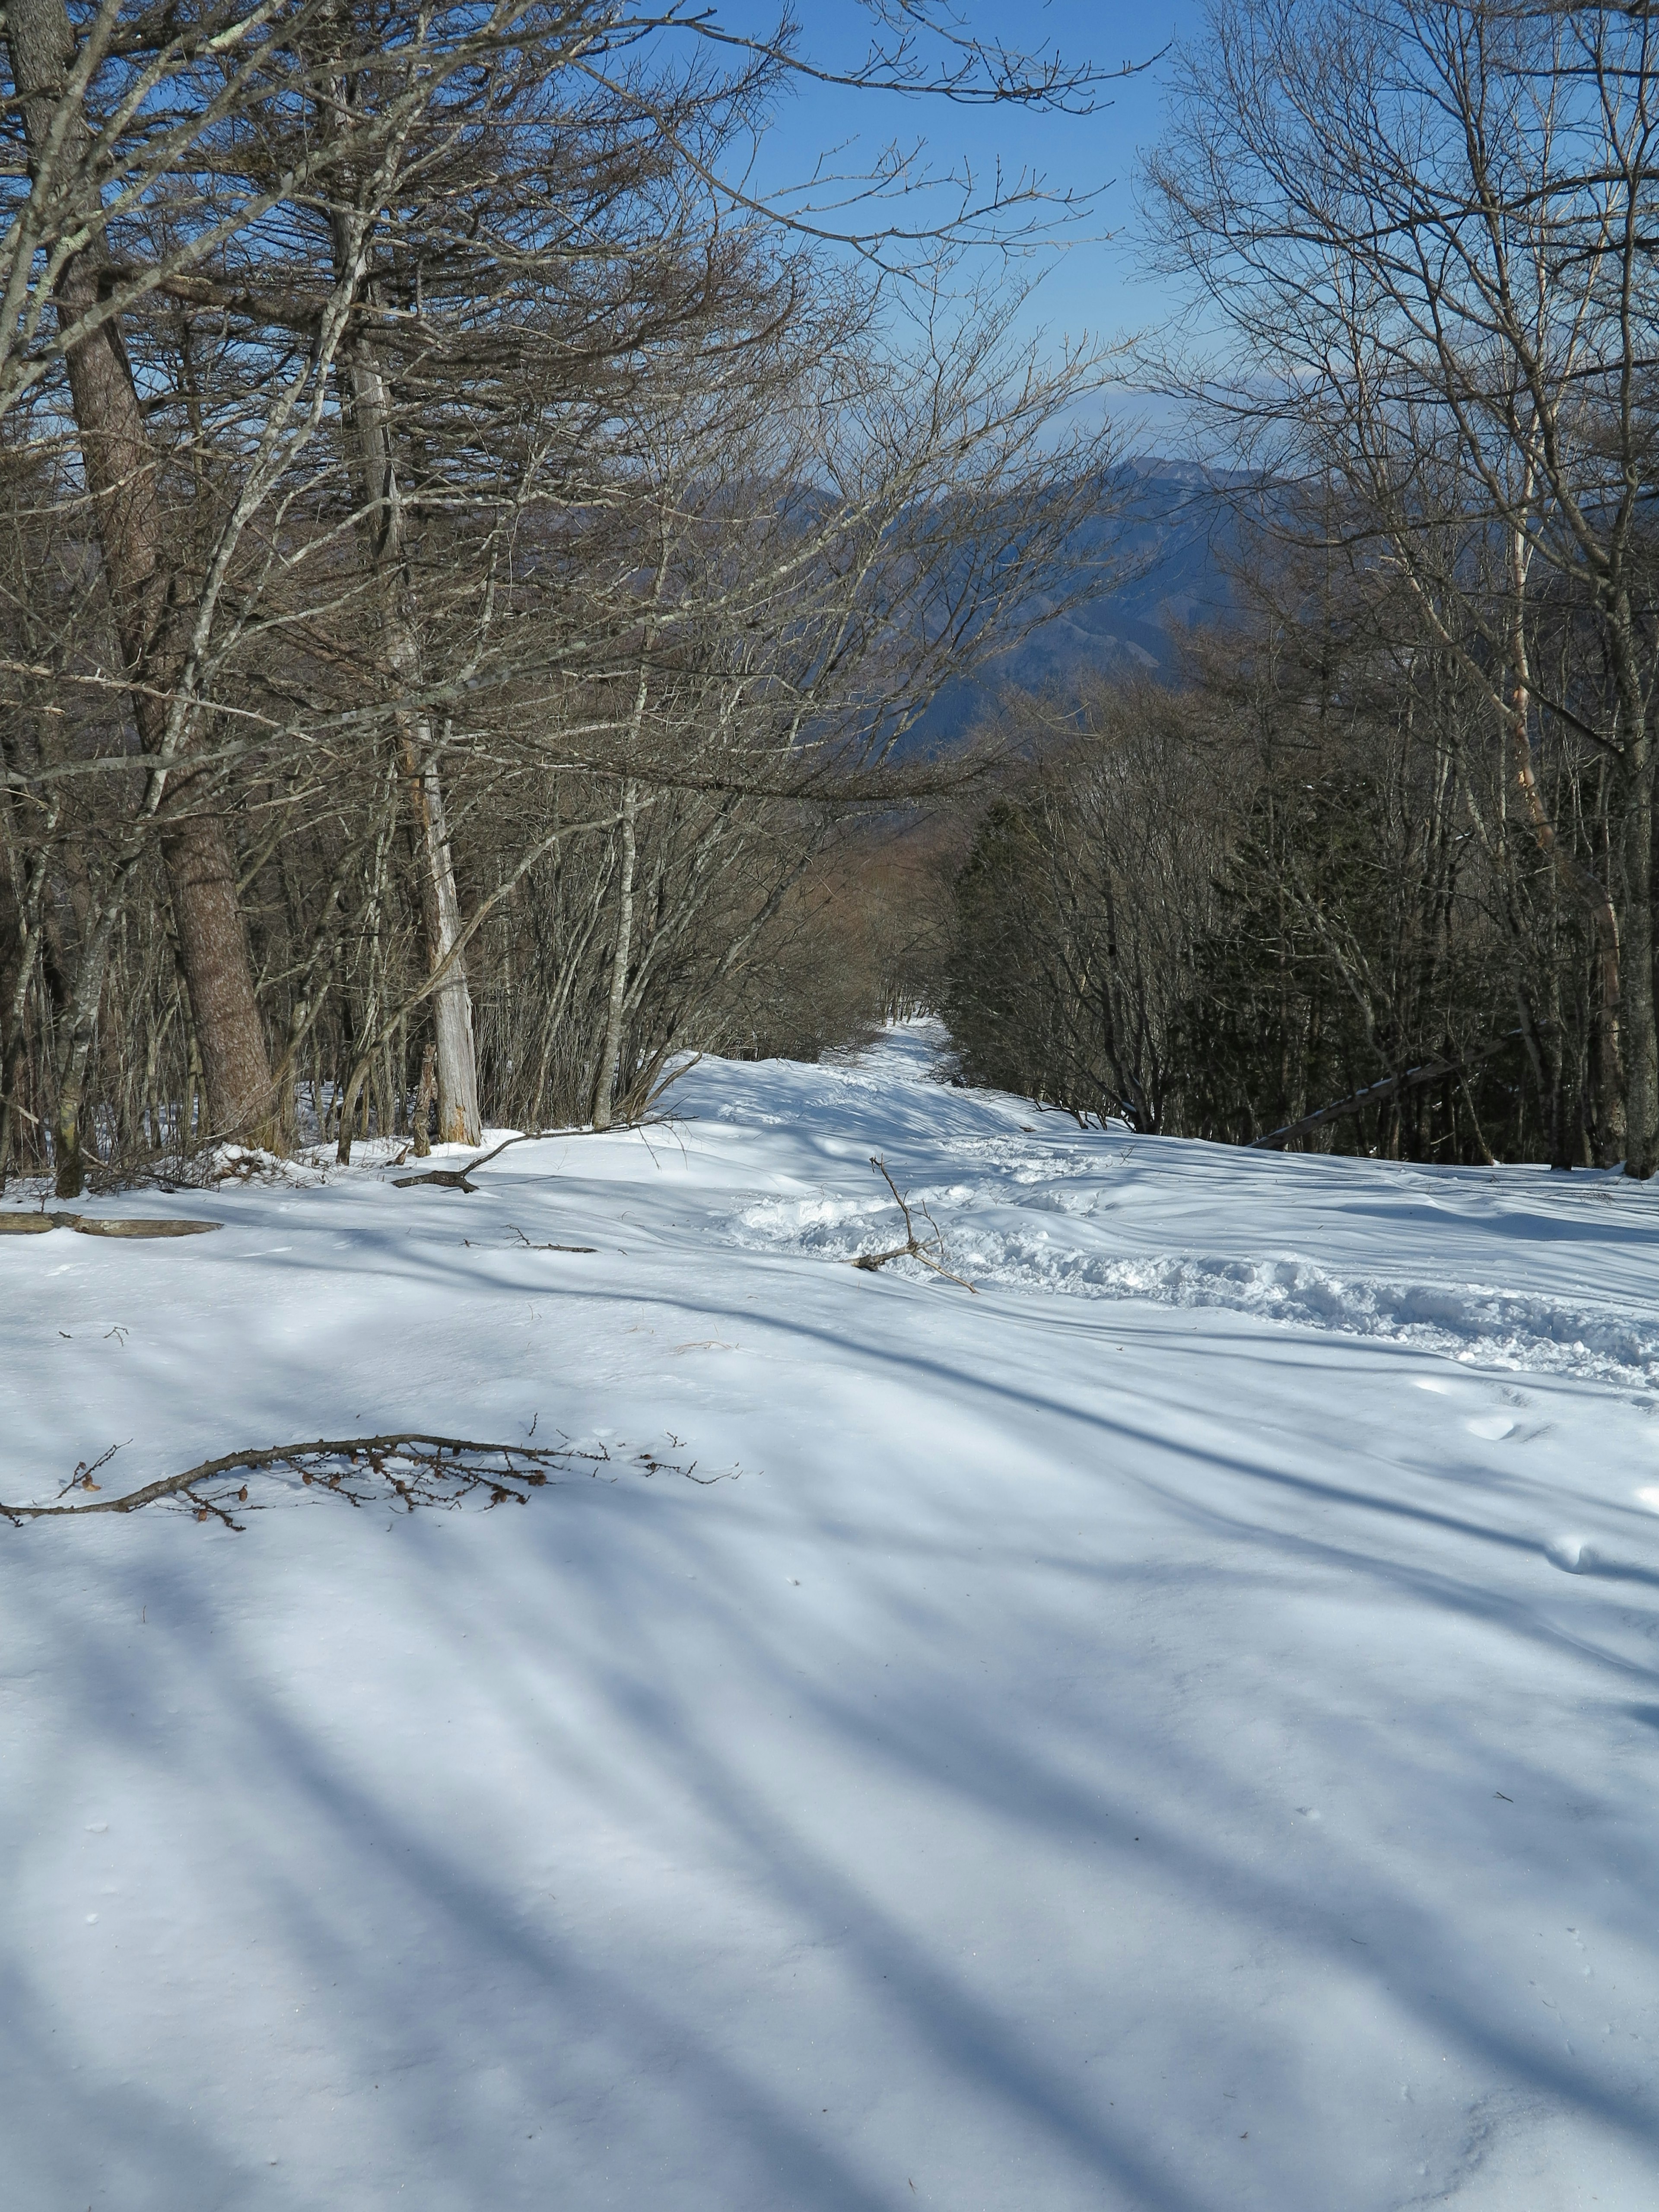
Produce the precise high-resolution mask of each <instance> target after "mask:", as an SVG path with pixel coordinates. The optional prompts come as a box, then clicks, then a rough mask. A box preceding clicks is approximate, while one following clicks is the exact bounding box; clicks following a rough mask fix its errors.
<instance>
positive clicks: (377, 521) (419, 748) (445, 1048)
mask: <svg viewBox="0 0 1659 2212" xmlns="http://www.w3.org/2000/svg"><path fill="white" fill-rule="evenodd" d="M336 268H337V273H340V274H341V275H342V276H343V273H344V270H345V256H344V252H343V240H339V239H337V241H336ZM348 367H349V383H350V393H351V415H352V428H353V429H354V431H355V434H356V446H357V459H358V465H359V467H360V469H361V471H362V510H363V520H362V538H363V543H364V546H365V549H366V550H367V553H368V561H369V566H370V569H371V573H372V576H373V581H374V601H375V612H376V617H377V619H378V621H379V623H380V639H381V649H382V652H383V653H384V655H385V659H386V670H387V673H388V675H389V677H390V679H391V682H392V686H393V688H394V691H395V692H396V693H398V694H400V695H403V696H409V695H410V694H413V695H415V696H418V694H419V690H420V683H421V653H420V641H419V638H418V635H417V633H416V626H415V621H414V617H413V611H412V609H411V608H410V605H409V570H408V549H407V545H406V542H405V538H404V520H403V501H402V495H401V492H400V489H399V486H398V466H397V459H396V456H395V454H394V453H393V451H392V422H391V410H390V406H389V404H388V400H387V395H386V380H385V378H384V376H383V375H382V374H381V372H380V364H379V362H377V361H376V360H375V358H374V353H373V351H372V349H370V348H369V347H368V345H367V344H366V343H364V342H363V341H362V339H361V338H360V339H358V340H356V342H355V343H354V344H353V345H352V347H351V349H350V352H349V357H348ZM395 729H396V743H397V747H398V770H399V774H400V776H401V779H402V782H403V787H404V799H405V801H406V804H407V805H408V809H409V820H410V832H411V836H412V840H413V843H414V847H415V866H416V878H417V880H418V885H419V890H420V901H421V921H422V933H423V935H424V937H425V939H426V957H427V973H428V975H431V974H434V973H435V972H436V971H437V970H438V969H441V968H442V969H445V970H446V973H445V977H444V981H442V982H441V984H440V985H439V986H438V988H437V989H436V990H435V992H434V993H433V995H432V1027H433V1035H434V1038H435V1042H436V1045H437V1061H438V1141H439V1143H440V1144H450V1145H476V1144H477V1143H478V1142H479V1140H480V1139H481V1138H482V1137H483V1120H482V1116H481V1115H480V1113H479V1108H478V1061H477V1048H476V1046H475V1043H474V1040H473V1034H472V998H471V992H470V991H469V990H468V988H467V981H466V963H465V958H464V957H461V956H460V955H459V954H458V953H457V951H456V950H455V948H456V945H457V943H458V941H459V938H460V934H461V902H460V897H459V893H458V891H457V890H456V887H455V864H454V860H453V855H452V854H451V851H450V846H449V829H448V825H447V822H446V820H445V816H444V797H443V784H442V781H441V777H440V775H439V773H438V761H437V751H438V749H437V746H436V744H435V742H434V738H433V733H432V726H431V723H430V720H428V716H427V715H426V714H424V713H422V711H420V710H419V709H418V708H414V709H411V708H404V707H398V708H397V710H396V719H395Z"/></svg>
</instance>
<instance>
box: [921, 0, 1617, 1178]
mask: <svg viewBox="0 0 1659 2212" xmlns="http://www.w3.org/2000/svg"><path fill="white" fill-rule="evenodd" d="M1656 62H1659V24H1656V21H1655V20H1654V19H1653V17H1652V16H1651V15H1650V13H1649V11H1648V10H1646V9H1613V8H1607V9H1594V8H1561V7H1554V6H1545V5H1539V6H1520V5H1515V4H1501V3H1500V0H1476V3H1475V4H1461V5H1454V4H1442V3H1441V0H1434V4H1428V0H1336V4H1330V0H1213V4H1212V6H1211V7H1210V8H1209V9H1208V11H1207V14H1206V18H1205V21H1204V23H1203V25H1202V27H1201V29H1200V32H1199V33H1198V34H1197V35H1196V36H1195V37H1194V39H1193V40H1191V41H1190V42H1189V43H1188V46H1186V48H1185V49H1184V50H1183V51H1182V52H1179V53H1178V54H1177V55H1176V60H1175V65H1174V68H1175V75H1174V87H1173V110H1172V114H1171V119H1170V130H1169V132H1168V136H1167V137H1166V139H1165V141H1164V145H1163V147H1162V149H1161V150H1160V151H1159V152H1158V154H1157V155H1156V156H1155V157H1154V159H1153V160H1152V163H1151V165H1150V168H1149V171H1148V173H1147V176H1146V180H1145V183H1146V194H1145V197H1146V212H1147V215H1148V217H1149V220H1150V223H1151V226H1152V230H1153V233H1154V234H1155V236H1156V238H1157V240H1158V254H1159V258H1160V261H1161V266H1162V269H1163V270H1164V274H1165V275H1166V276H1167V277H1168V278H1170V279H1171V280H1172V281H1173V283H1174V284H1175V286H1176V296H1177V297H1183V296H1184V298H1185V300H1186V301H1187V302H1188V305H1189V307H1190V309H1191V319H1190V322H1189V323H1188V325H1185V326H1184V327H1183V326H1182V325H1175V326H1173V327H1171V328H1170V329H1166V330H1164V331H1160V332H1156V333H1154V334H1152V337H1150V338H1149V339H1148V340H1147V341H1146V342H1145V343H1144V345H1143V348H1142V351H1143V356H1144V358H1143V362H1142V369H1143V373H1144V374H1147V375H1149V376H1150V377H1152V379H1153V380H1155V381H1157V382H1158V384H1159V385H1161V386H1162V387H1163V388H1164V390H1165V391H1167V392H1172V393H1175V394H1177V395H1179V396H1181V397H1182V398H1184V399H1185V401H1186V402H1187V404H1188V406H1189V408H1190V409H1191V410H1192V417H1193V420H1194V422H1195V424H1196V426H1197V428H1198V430H1199V432H1200V436H1201V439H1202V443H1203V449H1204V451H1205V452H1206V455H1207V457H1208V458H1209V459H1210V460H1211V461H1212V463H1213V464H1215V465H1216V477H1215V488H1216V498H1217V501H1218V503H1219V504H1222V505H1225V506H1226V507H1230V508H1231V518H1230V521H1231V542H1232V544H1233V547H1234V556H1233V567H1234V569H1235V575H1234V584H1235V590H1236V596H1237V601H1238V605H1239V620H1238V624H1237V629H1236V631H1235V632H1234V633H1233V634H1232V635H1231V636H1229V637H1228V638H1227V639H1226V640H1225V641H1214V642H1212V645H1211V646H1209V647H1200V649H1199V650H1197V651H1196V652H1195V653H1194V657H1193V665H1192V667H1191V671H1190V680H1189V683H1188V688H1187V690H1186V691H1185V692H1184V693H1183V695H1182V696H1181V697H1180V698H1179V700H1177V701H1176V702H1174V703H1170V702H1158V701H1156V700H1154V699H1153V698H1152V697H1151V696H1142V697H1140V698H1135V697H1133V696H1118V697H1115V698H1103V697H1102V696H1098V695H1094V696H1091V695H1088V694H1085V696H1084V697H1083V698H1082V699H1081V700H1080V701H1069V702H1045V703H1042V704H1038V703H1037V702H1023V703H1022V702H1014V703H1012V705H1011V707H1010V708H1009V709H1008V712H1007V714H1006V715H1005V718H1004V721H1005V726H1006V728H1007V730H1008V732H1009V733H1010V734H1011V736H1012V738H1014V740H1015V742H1016V746H1017V749H1018V750H1019V751H1020V752H1021V753H1022V755H1023V756H1024V757H1025V758H1026V759H1027V760H1028V762H1030V763H1031V764H1030V765H1028V766H1027V767H1026V768H1025V769H1024V770H1023V771H1022V772H1021V773H1020V774H1018V775H1016V776H1015V777H1014V778H1012V781H1011V782H1010V785H1009V787H1008V788H1007V790H1006V792H1005V793H1004V794H1003V796H1002V798H1001V799H1000V802H999V804H998V805H997V806H996V808H994V810H993V811H992V812H991V813H990V814H989V815H988V816H987V817H986V819H985V821H984V822H983V823H982V824H981V828H980V830H979V834H978V836H977V838H976V841H975V844H974V847H973V849H972V851H971V854H970V855H969V862H968V865H967V866H966V868H965V869H964V870H963V872H962V874H961V876H960V878H959V879H958V884H957V902H956V905H957V912H956V925H955V941H954V947H953V951H952V955H951V970H950V975H951V980H950V986H949V989H950V1004H951V1009H952V1018H953V1021H954V1023H955V1025H956V1027H957V1034H958V1037H959V1039H960V1040H961V1042H962V1044H963V1057H964V1062H965V1064H966V1065H967V1066H969V1068H970V1069H971V1070H973V1071H975V1072H976V1073H981V1074H984V1075H988V1076H990V1077H992V1078H994V1079H997V1080H1001V1081H1007V1082H1011V1083H1016V1084H1018V1085H1019V1086H1020V1087H1021V1088H1024V1089H1026V1090H1028V1091H1035V1092H1036V1093H1037V1094H1038V1095H1040V1096H1042V1097H1048V1098H1050V1099H1052V1100H1054V1102H1055V1103H1059V1104H1062V1105H1065V1106H1067V1107H1069V1108H1070V1109H1072V1110H1073V1111H1076V1112H1080V1113H1114V1114H1122V1115H1126V1116H1127V1117H1128V1118H1129V1119H1130V1120H1131V1121H1133V1123H1134V1124H1135V1126H1136V1127H1141V1128H1146V1129H1177V1130H1184V1131H1190V1132H1193V1133H1200V1134H1206V1135H1212V1136H1218V1137H1225V1138H1230V1139H1235V1140H1237V1141H1243V1142H1252V1143H1261V1142H1273V1143H1282V1142H1295V1143H1307V1144H1316V1145H1332V1144H1341V1145H1346V1146H1356V1147H1364V1148H1365V1149H1372V1150H1382V1151H1386V1152H1395V1153H1399V1152H1405V1153H1408V1154H1410V1155H1411V1156H1413V1157H1419V1158H1429V1157H1433V1158H1442V1159H1459V1158H1462V1159H1484V1158H1490V1157H1492V1153H1493V1152H1494V1150H1496V1151H1497V1152H1501V1153H1504V1154H1506V1155H1508V1156H1510V1157H1516V1156H1518V1157H1534V1158H1537V1157H1541V1158H1548V1159H1549V1160H1550V1161H1551V1162H1552V1164H1554V1165H1557V1166H1559V1167H1564V1168H1565V1167H1569V1166H1571V1165H1572V1164H1575V1163H1576V1162H1591V1161H1594V1162H1595V1163H1598V1164H1615V1163H1618V1162H1620V1160H1622V1161H1623V1163H1624V1164H1625V1166H1626V1171H1627V1172H1628V1173H1630V1174H1631V1175H1633V1176H1650V1175H1651V1174H1652V1173H1653V1172H1654V1170H1655V1168H1656V1165H1659V1055H1656V1030H1655V1011H1654V987H1655V937H1654V916H1653V908H1654V897H1655V878H1654V837H1655V831H1656V823H1655V816H1654V762H1655V752H1654V733H1653V729H1652V715H1653V704H1654V701H1653V691H1654V681H1655V676H1656V671H1659V608H1656V580H1659V563H1656V552H1659V546H1656V537H1655V529H1654V506H1653V502H1654V486H1655V459H1656V428H1659V423H1656V398H1659V383H1656V371H1659V327H1656V325H1659V288H1656V282H1655V275H1656V253H1659V138H1656V131H1659V79H1656Z"/></svg>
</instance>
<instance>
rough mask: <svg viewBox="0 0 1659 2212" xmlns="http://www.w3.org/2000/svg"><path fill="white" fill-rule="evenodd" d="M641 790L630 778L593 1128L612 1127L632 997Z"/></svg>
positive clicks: (625, 789) (625, 797) (625, 798)
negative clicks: (625, 1019)
mask: <svg viewBox="0 0 1659 2212" xmlns="http://www.w3.org/2000/svg"><path fill="white" fill-rule="evenodd" d="M639 806H640V787H639V782H638V780H637V779H636V778H635V777H634V776H631V775H630V776H629V779H628V781H627V782H626V783H625V784H624V785H623V813H622V871H621V881H620V886H619V890H618V896H617V941H616V945H615V946H614V947H613V949H612V951H611V997H610V1003H609V1004H608V1006H606V1009H605V1042H604V1043H603V1044H602V1046H601V1047H600V1048H599V1073H598V1074H597V1075H596V1076H595V1078H594V1082H593V1127H595V1128H596V1129H608V1128H609V1127H611V1101H612V1099H613V1097H615V1095H616V1085H617V1060H618V1059H619V1058H620V1057H621V1054H622V1031H623V1008H624V1006H625V1005H626V1003H627V998H628V963H629V955H630V953H631V951H632V950H633V942H634V861H635V844H636V830H635V823H637V821H638V817H639Z"/></svg>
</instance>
